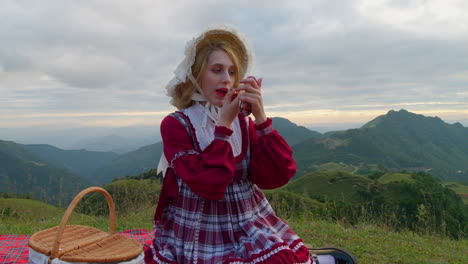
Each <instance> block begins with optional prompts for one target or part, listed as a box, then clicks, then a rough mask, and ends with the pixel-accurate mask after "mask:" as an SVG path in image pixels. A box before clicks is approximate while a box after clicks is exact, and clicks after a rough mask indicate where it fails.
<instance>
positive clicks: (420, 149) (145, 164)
mask: <svg viewBox="0 0 468 264" xmlns="http://www.w3.org/2000/svg"><path fill="white" fill-rule="evenodd" d="M273 126H274V128H275V129H276V130H278V132H279V133H280V134H281V135H282V136H283V137H284V138H285V140H286V141H287V142H288V143H289V144H290V145H291V147H292V149H293V151H294V158H295V160H296V163H297V166H298V173H297V175H296V177H297V178H298V177H301V176H302V175H305V174H307V173H309V172H313V171H316V170H317V167H318V166H319V165H320V164H324V163H330V162H332V163H337V164H345V165H346V164H354V166H357V167H359V166H364V165H369V164H374V165H376V167H379V166H380V167H385V168H387V169H388V170H408V171H413V170H422V171H425V172H429V173H431V174H432V175H434V176H437V177H438V178H440V179H444V180H457V181H465V182H467V181H468V128H466V127H464V126H463V125H461V124H460V123H455V124H448V123H445V122H444V121H443V120H441V119H440V118H438V117H427V116H423V115H418V114H414V113H411V112H408V111H406V110H400V111H393V110H392V111H389V112H388V113H387V114H385V115H382V116H379V117H377V118H375V119H374V120H372V121H370V122H368V123H367V124H365V125H364V126H362V127H361V128H358V129H348V130H343V131H335V132H328V133H326V134H321V133H318V132H315V131H311V130H309V129H307V128H305V127H302V126H298V125H296V124H294V123H292V122H290V121H289V120H287V119H284V118H273ZM161 152H162V143H161V142H157V143H154V144H151V145H147V146H144V147H141V148H139V149H137V150H135V151H131V152H128V153H125V154H116V153H114V152H100V151H89V150H62V149H59V148H56V147H54V146H50V145H40V144H30V145H20V144H16V143H14V142H11V141H0V192H18V193H30V192H33V193H35V195H40V194H41V192H42V193H44V192H45V191H43V190H42V191H38V189H37V187H33V186H32V185H31V184H36V185H37V184H39V185H40V186H41V187H39V189H41V188H46V187H47V186H49V187H51V188H52V187H53V186H55V185H59V186H60V187H54V188H55V189H54V191H55V193H64V192H67V191H68V190H69V189H67V188H75V189H76V188H78V187H69V186H68V185H67V184H68V183H69V182H73V183H76V186H84V185H90V184H99V185H101V184H104V183H107V182H110V181H112V180H113V179H115V178H119V177H124V176H130V175H137V174H139V173H142V172H144V171H147V170H149V169H151V168H156V167H157V164H158V161H159V157H160V155H161ZM46 168H47V169H46ZM28 170H32V171H33V172H34V173H33V174H32V176H28V175H29V174H28ZM36 176H37V177H39V176H40V178H36ZM28 177H29V178H28ZM28 183H29V185H28ZM41 184H42V185H41ZM57 188H58V189H57ZM60 188H61V189H60ZM47 193H48V192H47ZM71 193H75V192H71ZM41 195H42V194H41ZM43 196H44V195H42V196H41V197H43ZM57 197H58V196H57ZM49 199H52V198H49ZM58 199H59V198H53V200H54V201H57V200H58Z"/></svg>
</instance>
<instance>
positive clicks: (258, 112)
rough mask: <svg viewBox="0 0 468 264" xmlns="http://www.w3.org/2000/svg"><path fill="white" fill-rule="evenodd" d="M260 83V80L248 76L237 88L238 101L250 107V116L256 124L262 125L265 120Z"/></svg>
mask: <svg viewBox="0 0 468 264" xmlns="http://www.w3.org/2000/svg"><path fill="white" fill-rule="evenodd" d="M262 81H263V79H262V78H259V79H258V80H256V79H255V77H253V76H249V77H247V78H246V79H243V80H241V81H240V83H241V85H240V86H239V87H238V88H237V90H238V91H239V95H238V97H239V100H240V101H242V102H245V103H248V104H250V105H251V106H252V114H253V116H254V117H255V121H256V123H257V124H262V123H263V122H265V121H266V120H267V117H266V114H265V109H264V108H263V98H262V89H261V88H262Z"/></svg>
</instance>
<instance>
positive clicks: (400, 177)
mask: <svg viewBox="0 0 468 264" xmlns="http://www.w3.org/2000/svg"><path fill="white" fill-rule="evenodd" d="M394 181H405V182H409V183H411V182H414V179H413V178H411V175H410V174H408V173H391V172H389V173H385V174H384V175H382V176H381V177H380V178H379V179H378V182H379V183H381V184H388V183H390V182H394Z"/></svg>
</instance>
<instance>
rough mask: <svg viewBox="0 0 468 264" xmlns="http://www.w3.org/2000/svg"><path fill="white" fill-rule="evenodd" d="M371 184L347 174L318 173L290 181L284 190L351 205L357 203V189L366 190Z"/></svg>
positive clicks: (359, 177) (370, 181)
mask: <svg viewBox="0 0 468 264" xmlns="http://www.w3.org/2000/svg"><path fill="white" fill-rule="evenodd" d="M373 183H374V181H373V180H371V179H369V178H367V177H364V176H360V175H355V174H351V173H347V172H342V171H320V172H314V173H311V174H307V175H305V176H303V177H301V178H299V179H297V180H295V181H292V182H291V183H289V184H288V185H287V187H286V190H288V191H290V192H294V193H298V194H304V195H306V196H309V197H314V198H321V199H328V200H341V201H345V202H349V203H353V202H356V201H357V198H358V197H357V191H358V189H359V188H367V186H368V185H369V184H373Z"/></svg>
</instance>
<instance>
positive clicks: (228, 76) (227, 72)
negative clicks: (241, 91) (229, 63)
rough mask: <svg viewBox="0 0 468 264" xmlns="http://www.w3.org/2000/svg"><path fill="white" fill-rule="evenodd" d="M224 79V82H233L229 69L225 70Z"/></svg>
mask: <svg viewBox="0 0 468 264" xmlns="http://www.w3.org/2000/svg"><path fill="white" fill-rule="evenodd" d="M222 81H223V82H224V83H231V82H232V77H231V75H230V74H229V71H225V72H223V77H222Z"/></svg>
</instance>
